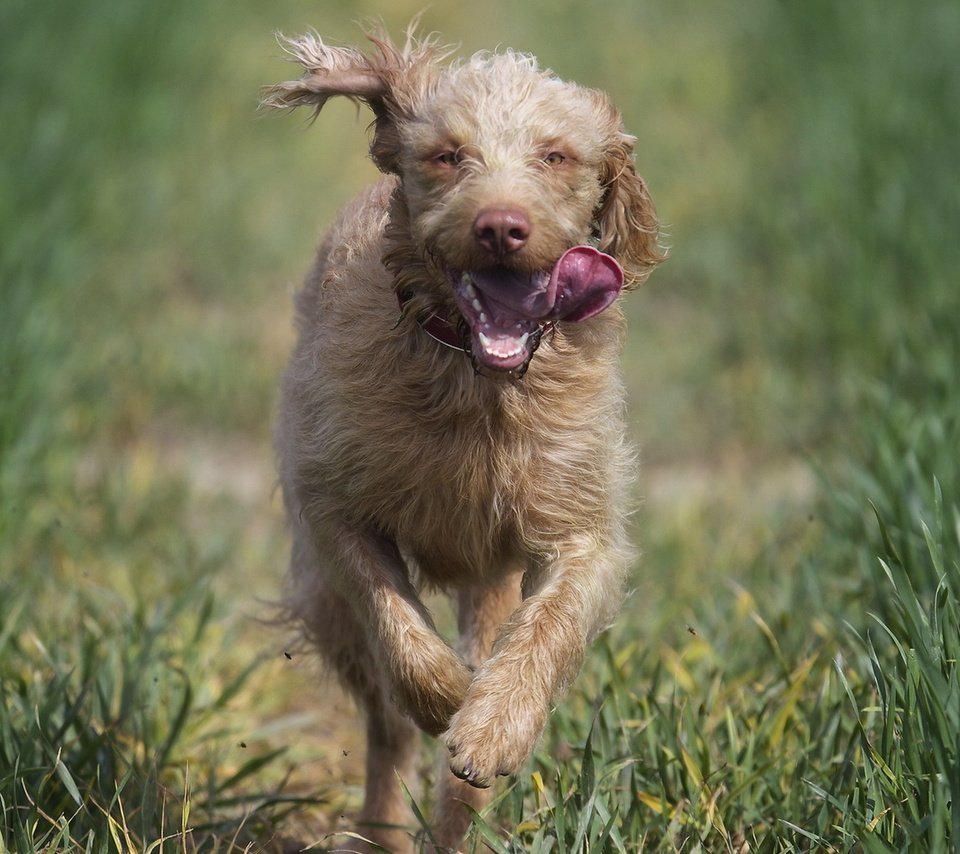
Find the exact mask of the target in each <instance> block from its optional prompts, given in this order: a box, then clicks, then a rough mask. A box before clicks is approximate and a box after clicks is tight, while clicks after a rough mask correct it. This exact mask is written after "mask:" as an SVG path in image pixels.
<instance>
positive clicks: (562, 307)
mask: <svg viewBox="0 0 960 854" xmlns="http://www.w3.org/2000/svg"><path fill="white" fill-rule="evenodd" d="M550 278H551V281H555V282H556V300H555V302H554V304H553V311H552V312H551V313H550V317H551V318H556V319H557V320H567V321H577V320H586V319H587V318H588V317H593V316H594V315H595V314H599V313H600V312H601V311H603V310H604V309H605V308H606V307H607V306H608V305H610V303H612V302H613V301H614V300H615V299H616V298H617V294H619V293H620V289H621V288H622V287H623V268H622V267H621V266H620V265H619V264H618V263H617V261H616V259H615V258H612V257H611V256H609V255H606V254H605V253H603V252H600V251H599V250H598V249H594V248H593V247H592V246H574V247H573V248H572V249H568V250H567V251H566V252H565V253H564V254H563V255H562V256H561V258H560V260H559V261H558V262H557V265H556V267H554V268H553V274H552V275H551V277H550Z"/></svg>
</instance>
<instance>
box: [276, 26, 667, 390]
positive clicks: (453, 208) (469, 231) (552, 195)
mask: <svg viewBox="0 0 960 854" xmlns="http://www.w3.org/2000/svg"><path fill="white" fill-rule="evenodd" d="M374 43H375V44H376V45H377V47H378V48H379V54H378V55H376V56H373V57H367V56H366V55H364V54H362V53H360V52H359V51H355V50H352V49H349V48H341V49H334V48H330V47H328V46H326V45H323V44H322V43H321V42H319V40H317V39H315V38H312V37H306V38H304V39H301V40H298V41H294V42H291V43H290V45H291V50H292V52H293V53H294V55H295V56H296V58H297V59H298V60H299V61H300V62H301V63H302V64H303V65H304V66H305V68H306V69H307V72H308V73H307V75H306V76H305V77H304V78H303V79H302V80H300V81H293V82H291V83H287V84H280V85H279V86H277V87H274V88H273V89H272V90H271V99H270V101H269V102H270V103H273V104H275V105H291V104H292V105H294V106H296V105H299V104H312V105H314V106H315V107H317V108H318V109H319V107H320V106H322V104H323V103H324V102H325V100H326V98H328V97H330V96H331V95H334V94H341V95H347V96H350V97H355V98H359V99H361V100H364V101H365V102H367V103H368V104H369V105H370V106H371V108H372V109H373V111H374V113H375V115H376V122H375V131H374V139H373V142H372V144H371V155H372V157H373V159H374V161H375V162H376V163H377V165H378V166H379V167H380V168H381V169H382V170H384V171H386V172H392V173H395V174H397V175H399V176H400V178H401V182H402V187H403V198H404V201H405V204H406V208H407V211H406V212H407V218H408V223H409V232H410V234H409V240H410V242H411V243H412V244H413V245H414V246H416V247H417V248H418V249H419V251H420V254H421V256H422V259H423V261H424V263H425V264H426V265H427V266H428V268H429V269H431V271H432V276H431V282H430V283H429V284H430V286H431V287H433V288H435V289H436V291H437V292H436V294H435V296H436V297H437V298H439V299H444V298H446V300H447V301H450V300H451V298H452V301H453V302H455V304H456V306H457V308H458V309H459V312H460V314H461V315H462V316H463V317H464V319H465V320H466V322H467V324H468V326H469V329H470V349H471V351H472V353H473V357H474V359H475V360H476V361H477V362H478V363H479V364H480V365H481V366H483V367H485V368H488V369H492V370H497V371H516V370H518V369H520V370H522V369H523V366H525V365H526V364H527V363H528V362H529V359H530V357H531V355H532V353H533V351H534V349H535V348H536V345H537V342H538V341H539V337H540V330H541V328H542V325H543V324H544V323H547V322H554V321H556V320H583V319H586V318H587V317H590V316H592V315H593V314H596V313H597V312H599V311H602V310H603V309H604V308H606V307H607V306H608V305H609V304H610V302H612V300H613V299H614V298H615V297H616V295H617V293H619V291H620V288H621V286H622V285H623V284H624V281H625V279H626V281H627V283H628V284H635V283H637V282H639V281H641V280H642V279H643V278H645V277H646V275H647V274H648V273H649V271H650V269H652V267H653V266H654V265H655V264H656V263H657V262H658V261H659V260H661V256H660V255H659V252H658V249H657V245H656V219H655V216H654V213H653V208H652V205H651V204H650V200H649V196H648V195H647V192H646V188H645V186H644V184H643V182H642V180H641V179H640V178H639V176H638V175H637V174H636V172H635V170H634V168H633V162H632V148H633V142H634V140H633V137H631V136H629V135H627V134H625V133H624V132H623V130H622V127H621V118H620V114H619V113H618V112H617V110H616V109H615V108H614V107H613V105H612V104H611V102H610V101H609V99H608V98H607V97H606V96H605V95H604V94H603V93H600V92H597V91H594V90H589V89H585V88H582V87H579V86H576V85H573V84H569V83H565V82H563V81H561V80H559V79H558V78H556V77H555V76H554V75H552V74H550V73H549V72H543V71H541V70H539V69H538V68H537V65H536V62H535V60H533V58H532V57H529V56H525V55H521V54H516V53H512V52H506V53H502V54H481V55H478V56H476V57H474V58H472V59H470V60H468V61H466V62H462V63H454V64H452V65H445V64H443V63H442V61H441V59H442V57H441V56H439V55H438V51H437V50H436V49H435V48H434V47H432V46H431V45H429V44H419V45H418V44H415V43H412V42H408V44H407V45H406V47H405V48H404V49H403V50H399V49H397V48H395V47H394V46H393V45H391V44H390V43H389V42H387V41H385V40H383V39H379V38H377V39H374ZM623 268H626V273H624V269H623Z"/></svg>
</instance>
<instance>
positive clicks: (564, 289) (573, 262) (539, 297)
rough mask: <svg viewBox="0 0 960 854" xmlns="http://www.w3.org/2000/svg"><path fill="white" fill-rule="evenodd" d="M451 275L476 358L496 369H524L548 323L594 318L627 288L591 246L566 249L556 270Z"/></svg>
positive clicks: (615, 269)
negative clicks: (543, 327)
mask: <svg viewBox="0 0 960 854" xmlns="http://www.w3.org/2000/svg"><path fill="white" fill-rule="evenodd" d="M449 276H450V282H451V284H452V286H453V292H454V295H455V296H456V300H457V306H458V307H459V309H460V313H461V314H462V315H463V317H464V318H465V319H466V321H467V325H468V326H469V327H470V344H471V352H472V353H473V357H474V359H475V360H476V361H477V362H478V363H479V364H480V365H482V366H483V367H486V368H491V369H493V370H496V371H517V370H522V369H523V368H525V366H526V365H527V363H528V362H529V361H530V358H531V357H532V356H533V353H534V350H536V348H537V345H538V343H539V341H540V335H541V330H542V326H543V324H544V323H549V322H551V321H558V320H564V321H579V320H586V319H587V318H588V317H593V316H594V315H595V314H599V313H600V312H601V311H603V310H604V309H605V308H606V307H607V306H609V305H610V303H612V302H613V301H614V300H615V299H616V297H617V294H619V293H620V289H621V288H622V287H623V269H622V268H621V267H620V265H619V264H618V263H617V261H616V260H615V259H614V258H612V257H611V256H610V255H606V254H605V253H603V252H600V251H599V250H597V249H594V248H593V247H592V246H574V247H573V248H572V249H568V250H567V251H566V252H565V253H564V254H563V255H562V256H561V257H560V260H559V261H557V263H556V264H555V265H554V267H553V269H552V270H546V271H537V272H534V273H524V272H519V271H516V270H510V269H508V268H506V267H489V268H487V269H484V270H475V271H463V270H450V271H449Z"/></svg>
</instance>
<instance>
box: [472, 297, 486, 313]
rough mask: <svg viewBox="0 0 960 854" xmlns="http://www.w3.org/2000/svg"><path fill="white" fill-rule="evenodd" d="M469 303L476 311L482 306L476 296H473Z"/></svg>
mask: <svg viewBox="0 0 960 854" xmlns="http://www.w3.org/2000/svg"><path fill="white" fill-rule="evenodd" d="M470 304H471V305H472V306H473V307H474V309H476V310H477V311H480V310H481V309H482V308H483V306H482V305H480V300H478V299H477V298H476V297H474V298H473V302H472V303H470Z"/></svg>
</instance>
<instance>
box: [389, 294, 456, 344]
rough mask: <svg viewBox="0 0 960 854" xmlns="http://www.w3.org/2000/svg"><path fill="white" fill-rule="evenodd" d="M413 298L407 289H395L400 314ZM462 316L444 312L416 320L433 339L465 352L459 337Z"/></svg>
mask: <svg viewBox="0 0 960 854" xmlns="http://www.w3.org/2000/svg"><path fill="white" fill-rule="evenodd" d="M412 298H413V294H411V293H410V292H409V291H403V292H400V291H397V302H398V303H400V314H401V316H402V315H403V312H404V311H405V310H406V307H407V303H408V302H410V300H411V299H412ZM462 319H463V318H461V317H460V316H459V314H458V315H457V318H456V319H453V318H451V317H448V316H446V315H444V314H437V313H434V314H431V315H430V316H429V317H427V318H425V319H423V320H418V321H417V322H418V323H419V324H420V328H421V329H422V330H423V331H424V332H426V333H427V335H429V336H430V337H431V338H433V339H434V340H435V341H439V342H440V343H441V344H443V345H444V346H445V347H451V348H453V349H454V350H460V351H461V352H466V349H465V348H464V346H463V339H462V338H461V337H460V323H461V321H462Z"/></svg>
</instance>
